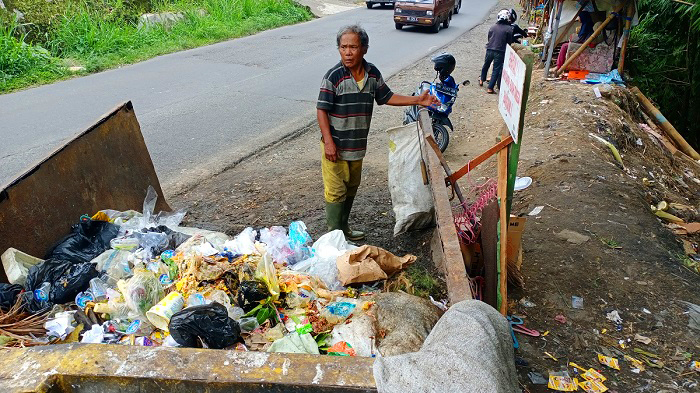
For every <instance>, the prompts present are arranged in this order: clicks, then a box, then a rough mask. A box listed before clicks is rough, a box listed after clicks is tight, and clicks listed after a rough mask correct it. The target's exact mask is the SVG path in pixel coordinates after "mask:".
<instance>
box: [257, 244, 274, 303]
mask: <svg viewBox="0 0 700 393" xmlns="http://www.w3.org/2000/svg"><path fill="white" fill-rule="evenodd" d="M254 277H255V279H256V280H258V281H260V282H262V283H264V284H265V285H266V286H267V290H268V291H269V292H270V296H271V297H272V300H277V298H278V297H279V296H280V285H279V281H278V279H277V269H276V268H275V264H274V263H273V262H272V256H271V255H270V254H269V253H264V254H263V256H262V259H261V260H260V262H259V263H258V267H257V268H256V269H255V276H254Z"/></svg>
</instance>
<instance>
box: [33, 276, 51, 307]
mask: <svg viewBox="0 0 700 393" xmlns="http://www.w3.org/2000/svg"><path fill="white" fill-rule="evenodd" d="M50 290H51V284H49V283H48V282H45V283H43V284H41V286H40V287H39V288H38V289H35V290H34V300H36V301H37V302H38V303H39V304H41V306H46V305H48V304H49V291H50Z"/></svg>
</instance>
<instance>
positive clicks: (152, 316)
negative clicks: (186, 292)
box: [146, 292, 185, 331]
mask: <svg viewBox="0 0 700 393" xmlns="http://www.w3.org/2000/svg"><path fill="white" fill-rule="evenodd" d="M184 306H185V299H184V298H183V297H182V295H181V294H180V293H179V292H170V293H169V294H168V296H166V297H165V298H164V299H163V300H161V301H160V302H158V304H156V305H155V306H153V307H151V309H150V310H148V312H146V318H148V320H149V321H150V322H151V323H152V324H153V326H155V327H157V328H158V329H161V330H165V331H168V324H169V323H170V318H171V317H172V316H173V314H175V313H176V312H178V311H180V310H182V308H183V307H184Z"/></svg>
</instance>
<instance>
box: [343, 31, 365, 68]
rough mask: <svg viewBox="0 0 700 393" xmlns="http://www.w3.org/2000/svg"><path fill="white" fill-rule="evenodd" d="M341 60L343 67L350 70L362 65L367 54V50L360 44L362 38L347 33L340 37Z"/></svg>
mask: <svg viewBox="0 0 700 393" xmlns="http://www.w3.org/2000/svg"><path fill="white" fill-rule="evenodd" d="M338 52H340V60H341V61H342V62H343V65H344V66H346V67H348V68H353V67H356V66H358V65H359V64H362V59H363V58H364V56H365V53H367V48H363V47H362V45H361V44H360V36H359V35H357V34H355V33H345V34H343V36H342V37H340V46H339V47H338Z"/></svg>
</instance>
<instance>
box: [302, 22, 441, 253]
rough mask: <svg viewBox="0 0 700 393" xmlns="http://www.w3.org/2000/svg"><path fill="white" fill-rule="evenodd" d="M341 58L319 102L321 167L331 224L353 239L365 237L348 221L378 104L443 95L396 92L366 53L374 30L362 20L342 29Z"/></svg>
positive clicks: (430, 100)
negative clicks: (366, 28)
mask: <svg viewBox="0 0 700 393" xmlns="http://www.w3.org/2000/svg"><path fill="white" fill-rule="evenodd" d="M336 44H337V46H338V52H339V53H340V62H339V63H338V64H336V65H335V66H333V68H331V69H330V70H328V72H326V74H325V76H324V77H323V80H322V82H321V89H320V92H319V95H318V101H317V103H316V109H317V111H316V112H317V113H316V115H317V118H318V125H319V128H320V129H321V136H322V137H321V172H322V176H323V187H324V196H325V200H326V221H327V223H328V230H329V231H332V230H335V229H342V230H343V233H345V237H346V238H347V239H348V240H351V241H356V240H362V239H364V237H365V234H364V233H363V232H361V231H353V230H351V229H350V225H349V223H348V221H349V218H350V211H351V209H352V205H353V202H354V200H355V195H356V194H357V189H358V187H359V186H360V180H361V175H362V160H363V158H364V156H365V152H366V150H367V134H368V133H369V126H370V122H371V121H372V108H373V106H374V102H375V101H376V102H377V104H378V105H384V104H388V105H393V106H409V105H421V106H430V105H433V104H439V103H440V102H439V100H438V99H437V98H436V97H435V96H433V95H430V94H428V92H425V93H424V94H422V95H420V96H402V95H398V94H394V93H393V92H392V91H391V89H389V86H387V85H386V83H384V79H383V78H382V74H381V73H380V72H379V69H377V67H375V66H374V65H373V64H372V63H368V62H367V61H366V60H365V59H364V56H365V54H367V49H369V36H368V35H367V32H366V31H365V30H364V29H363V28H362V27H360V26H357V25H352V26H346V27H343V28H342V29H340V31H338V34H337V36H336Z"/></svg>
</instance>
